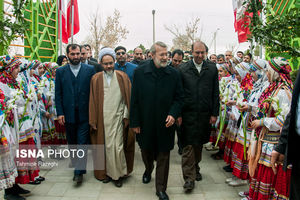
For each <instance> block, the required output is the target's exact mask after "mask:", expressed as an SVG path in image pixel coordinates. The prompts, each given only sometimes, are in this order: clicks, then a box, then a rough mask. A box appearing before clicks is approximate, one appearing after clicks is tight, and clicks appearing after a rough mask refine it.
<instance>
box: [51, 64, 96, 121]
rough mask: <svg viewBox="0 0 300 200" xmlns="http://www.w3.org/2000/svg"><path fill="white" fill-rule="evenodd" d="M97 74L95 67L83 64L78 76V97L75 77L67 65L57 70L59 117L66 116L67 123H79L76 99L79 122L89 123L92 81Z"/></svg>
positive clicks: (56, 92) (56, 88)
mask: <svg viewBox="0 0 300 200" xmlns="http://www.w3.org/2000/svg"><path fill="white" fill-rule="evenodd" d="M94 74H95V70H94V68H93V66H91V65H86V64H83V63H81V68H80V70H79V73H78V75H77V79H79V80H78V82H79V84H78V94H77V95H78V96H75V92H74V87H73V85H74V83H73V81H72V80H73V78H74V77H75V76H74V74H73V72H72V71H71V69H70V65H69V64H67V65H65V66H63V67H61V68H59V69H57V70H56V78H55V105H56V112H57V116H60V115H64V116H65V121H66V122H67V123H77V122H76V120H75V99H77V101H78V104H79V105H80V106H79V108H78V109H79V113H80V115H79V122H88V121H89V96H90V95H89V94H90V81H91V78H92V76H93V75H94Z"/></svg>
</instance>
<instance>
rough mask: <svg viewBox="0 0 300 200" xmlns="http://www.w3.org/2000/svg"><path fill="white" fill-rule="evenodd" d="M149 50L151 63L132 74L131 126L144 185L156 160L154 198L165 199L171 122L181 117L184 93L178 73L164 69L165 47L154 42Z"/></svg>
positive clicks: (167, 68)
mask: <svg viewBox="0 0 300 200" xmlns="http://www.w3.org/2000/svg"><path fill="white" fill-rule="evenodd" d="M150 51H151V53H152V58H153V60H147V61H145V62H143V63H142V64H141V65H140V66H138V67H137V68H136V69H135V72H134V75H133V84H132V90H131V106H130V127H131V128H132V129H133V131H134V132H135V133H136V134H137V135H136V139H137V141H138V144H139V146H140V148H141V152H142V159H143V162H144V164H145V168H146V170H145V172H144V175H143V183H149V182H150V180H151V173H152V171H153V168H154V165H153V163H154V160H156V161H157V165H156V175H155V186H156V195H157V196H158V197H159V199H160V200H168V199H169V197H168V195H167V193H166V189H167V183H168V175H169V161H170V151H171V150H172V149H173V148H174V136H175V124H174V123H175V119H177V118H178V116H179V115H180V111H181V105H182V101H183V96H182V95H183V90H182V85H181V81H180V75H179V73H178V71H177V70H175V69H174V68H172V67H170V66H167V64H168V63H167V61H168V57H167V55H168V51H167V46H166V45H165V44H164V43H162V42H156V43H155V44H154V45H153V46H152V47H151V50H150Z"/></svg>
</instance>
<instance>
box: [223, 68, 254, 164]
mask: <svg viewBox="0 0 300 200" xmlns="http://www.w3.org/2000/svg"><path fill="white" fill-rule="evenodd" d="M235 69H236V71H237V73H238V74H239V75H240V76H241V79H242V80H241V83H238V81H236V82H235V84H233V85H232V90H233V91H234V94H233V97H232V99H233V100H237V99H238V95H244V96H246V95H247V94H245V93H247V92H249V90H251V88H252V82H251V81H249V79H250V78H251V77H249V73H248V71H247V68H245V67H244V65H242V63H240V64H238V65H237V66H236V67H235ZM240 88H241V89H242V90H241V91H239V90H240ZM238 93H240V94H238ZM240 98H242V97H240ZM243 98H246V97H243ZM229 114H230V115H233V116H234V119H229V122H228V126H227V130H226V131H227V142H226V144H225V151H224V161H225V162H226V163H228V164H230V165H231V168H233V165H234V163H233V162H232V150H233V147H234V143H235V138H236V135H237V132H238V128H239V126H238V119H239V117H240V113H239V111H238V108H237V107H236V106H235V105H234V106H231V112H230V113H229Z"/></svg>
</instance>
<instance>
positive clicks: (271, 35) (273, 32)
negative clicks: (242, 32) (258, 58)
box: [246, 0, 300, 58]
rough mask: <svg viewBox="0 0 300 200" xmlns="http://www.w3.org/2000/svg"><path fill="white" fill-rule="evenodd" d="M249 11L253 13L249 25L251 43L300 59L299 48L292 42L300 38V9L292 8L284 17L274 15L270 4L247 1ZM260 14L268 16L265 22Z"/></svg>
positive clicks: (255, 0) (254, 0) (257, 0)
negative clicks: (254, 42)
mask: <svg viewBox="0 0 300 200" xmlns="http://www.w3.org/2000/svg"><path fill="white" fill-rule="evenodd" d="M246 4H247V11H248V12H249V13H253V18H252V19H251V23H250V24H249V28H250V31H251V33H252V35H251V38H248V39H249V40H250V41H256V42H258V43H260V44H262V45H264V46H266V49H267V50H268V51H270V50H271V51H272V52H286V53H288V54H289V55H290V56H291V57H294V58H297V57H300V50H299V46H295V45H293V44H292V40H293V39H295V38H298V37H300V29H299V27H300V11H299V10H300V9H299V8H297V7H293V8H290V9H289V11H288V12H285V13H284V14H283V15H281V13H274V11H273V9H272V7H271V5H270V4H262V1H260V0H247V1H246ZM258 12H260V13H261V12H263V13H264V15H265V16H266V19H267V20H266V22H264V21H263V20H262V19H261V18H260V16H259V15H258Z"/></svg>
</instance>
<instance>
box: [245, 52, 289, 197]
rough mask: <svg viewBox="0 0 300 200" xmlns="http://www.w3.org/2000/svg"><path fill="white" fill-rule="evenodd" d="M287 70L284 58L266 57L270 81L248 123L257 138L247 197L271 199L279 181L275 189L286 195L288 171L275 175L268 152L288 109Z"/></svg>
mask: <svg viewBox="0 0 300 200" xmlns="http://www.w3.org/2000/svg"><path fill="white" fill-rule="evenodd" d="M290 72H291V67H290V66H289V63H288V61H287V60H286V59H285V58H282V57H277V58H274V59H272V60H271V61H269V68H268V72H267V76H268V80H269V82H270V85H269V87H268V88H267V89H266V90H265V91H264V92H263V93H262V95H261V97H260V98H259V101H258V109H259V110H258V113H257V118H256V120H254V121H253V122H252V123H251V126H252V128H253V129H255V134H256V136H257V138H258V141H257V145H256V148H255V149H256V152H255V153H254V154H253V155H250V158H249V159H250V160H249V173H250V175H251V183H250V189H249V197H247V198H245V199H259V200H263V199H272V198H273V196H274V195H275V196H276V192H275V187H276V183H277V182H279V183H281V184H280V185H277V191H279V193H285V194H278V196H280V195H281V197H280V198H281V199H282V198H288V193H287V189H286V188H289V182H288V180H287V178H288V175H286V176H278V175H277V178H276V175H275V174H274V172H273V170H272V167H271V152H272V150H273V149H274V147H275V146H276V144H277V143H278V140H279V137H280V129H281V128H282V126H283V122H284V120H285V117H286V115H287V114H288V112H289V109H290V104H291V95H292V94H291V92H292V87H293V86H292V81H291V78H290V75H289V73H290ZM250 148H251V147H250ZM280 173H284V172H283V171H281V172H280ZM287 173H289V172H287ZM283 188H285V189H283ZM281 189H282V190H281Z"/></svg>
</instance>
